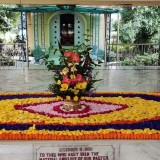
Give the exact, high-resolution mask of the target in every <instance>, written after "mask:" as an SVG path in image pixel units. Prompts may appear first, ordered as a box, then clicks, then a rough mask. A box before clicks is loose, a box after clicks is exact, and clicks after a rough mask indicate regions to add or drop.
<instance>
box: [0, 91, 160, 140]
mask: <svg viewBox="0 0 160 160" xmlns="http://www.w3.org/2000/svg"><path fill="white" fill-rule="evenodd" d="M0 100H1V101H0V113H1V114H0V139H3V140H4V139H15V140H16V139H17V140H18V139H20V140H22V139H40V140H43V139H48V140H49V139H52V140H63V139H74V140H78V139H113V138H115V139H160V93H143V92H141V93H140V92H138V93H127V92H118V93H114V92H111V93H104V92H101V93H93V94H92V95H88V96H86V97H83V98H82V99H81V104H82V106H83V109H82V110H77V111H75V112H74V111H70V112H67V111H64V110H63V109H62V107H61V106H62V102H61V101H60V99H59V98H57V97H55V95H53V94H52V93H49V92H44V93H42V92H36V93H27V92H23V93H16V92H12V93H4V94H3V93H1V94H0Z"/></svg>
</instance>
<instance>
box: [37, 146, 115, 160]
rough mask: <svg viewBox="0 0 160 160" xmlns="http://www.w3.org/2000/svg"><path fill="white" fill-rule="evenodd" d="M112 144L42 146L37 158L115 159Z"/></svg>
mask: <svg viewBox="0 0 160 160" xmlns="http://www.w3.org/2000/svg"><path fill="white" fill-rule="evenodd" d="M114 157H115V149H114V148H113V147H112V145H94V146H87V145H86V146H83V145H67V146H40V147H39V148H37V149H36V160H115V158H114Z"/></svg>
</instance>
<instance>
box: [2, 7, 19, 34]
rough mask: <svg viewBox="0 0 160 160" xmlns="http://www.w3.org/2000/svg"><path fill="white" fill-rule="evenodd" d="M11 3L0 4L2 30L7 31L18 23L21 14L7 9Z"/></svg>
mask: <svg viewBox="0 0 160 160" xmlns="http://www.w3.org/2000/svg"><path fill="white" fill-rule="evenodd" d="M8 7H12V6H11V5H3V4H1V5H0V32H2V33H6V32H8V31H10V30H11V29H12V28H15V26H16V25H17V21H18V17H19V14H18V13H15V12H11V11H7V10H5V8H8Z"/></svg>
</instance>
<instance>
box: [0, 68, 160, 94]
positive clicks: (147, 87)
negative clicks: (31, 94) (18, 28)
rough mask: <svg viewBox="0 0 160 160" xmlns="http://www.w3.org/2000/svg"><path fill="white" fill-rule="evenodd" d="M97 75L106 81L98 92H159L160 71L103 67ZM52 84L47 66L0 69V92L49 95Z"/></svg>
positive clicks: (157, 69) (97, 87)
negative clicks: (42, 92)
mask: <svg viewBox="0 0 160 160" xmlns="http://www.w3.org/2000/svg"><path fill="white" fill-rule="evenodd" d="M96 71H98V72H99V73H98V76H97V78H99V79H103V80H102V81H101V82H99V83H97V84H96V89H97V91H146V92H149V91H156V92H158V91H160V67H119V66H117V67H116V66H109V67H105V66H102V67H101V68H99V69H97V70H96ZM96 71H95V72H96ZM52 80H53V72H52V71H48V70H47V69H46V68H45V67H44V66H40V65H31V66H30V67H29V69H28V68H27V67H25V66H18V67H1V66H0V92H8V91H46V90H47V88H48V85H49V84H51V83H53V81H52Z"/></svg>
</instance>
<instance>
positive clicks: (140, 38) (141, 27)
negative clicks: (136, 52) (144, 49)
mask: <svg viewBox="0 0 160 160" xmlns="http://www.w3.org/2000/svg"><path fill="white" fill-rule="evenodd" d="M159 26H160V7H159V6H155V7H151V6H148V7H147V6H138V7H127V8H126V7H125V8H123V10H122V12H121V23H120V40H121V41H122V42H124V43H126V42H128V43H131V42H133V43H148V42H151V41H153V39H154V37H155V36H156V35H157V34H158V29H159Z"/></svg>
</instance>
